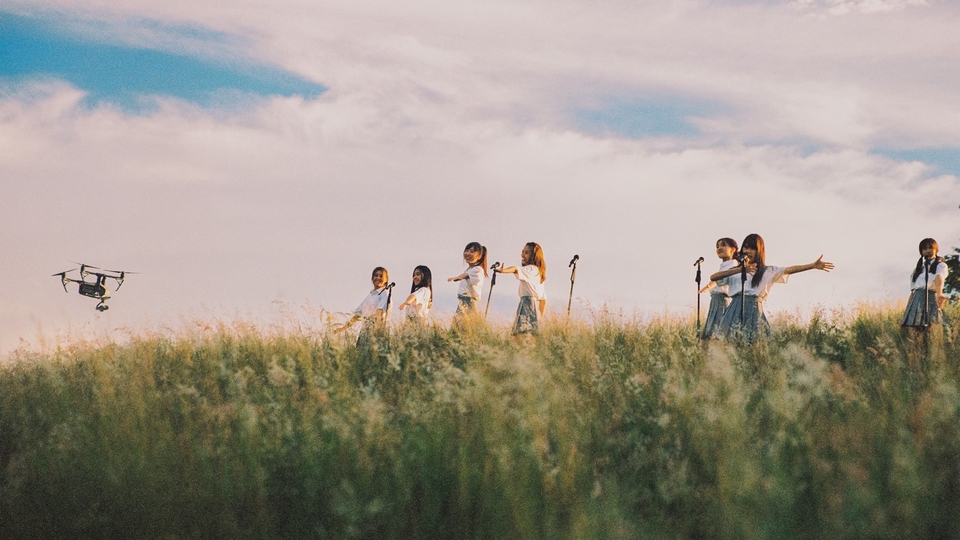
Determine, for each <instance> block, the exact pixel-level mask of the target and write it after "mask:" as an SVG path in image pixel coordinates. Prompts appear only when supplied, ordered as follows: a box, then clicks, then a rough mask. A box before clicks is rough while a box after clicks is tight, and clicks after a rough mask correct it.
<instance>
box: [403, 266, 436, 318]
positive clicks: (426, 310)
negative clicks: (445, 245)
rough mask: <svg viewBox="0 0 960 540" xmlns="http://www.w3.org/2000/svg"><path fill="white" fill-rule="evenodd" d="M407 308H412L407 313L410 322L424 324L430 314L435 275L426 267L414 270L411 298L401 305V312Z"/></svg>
mask: <svg viewBox="0 0 960 540" xmlns="http://www.w3.org/2000/svg"><path fill="white" fill-rule="evenodd" d="M407 306H410V311H408V312H407V320H408V321H418V322H422V321H424V320H426V318H427V315H429V314H430V308H431V307H432V306H433V274H432V273H431V272H430V269H429V268H427V267H426V266H423V265H421V266H418V267H416V268H414V269H413V285H411V286H410V296H408V297H407V299H406V300H404V302H403V303H402V304H400V306H399V308H400V311H403V308H405V307H407Z"/></svg>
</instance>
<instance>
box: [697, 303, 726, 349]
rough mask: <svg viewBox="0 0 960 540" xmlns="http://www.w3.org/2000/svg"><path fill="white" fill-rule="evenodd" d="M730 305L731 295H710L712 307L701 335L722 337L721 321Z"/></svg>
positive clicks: (704, 336) (703, 336)
mask: <svg viewBox="0 0 960 540" xmlns="http://www.w3.org/2000/svg"><path fill="white" fill-rule="evenodd" d="M729 305H730V297H729V296H727V295H725V294H711V295H710V309H709V310H708V311H707V320H706V321H704V323H703V330H702V331H701V333H700V337H702V338H703V339H710V338H715V337H721V335H720V322H721V321H722V320H723V314H724V313H725V312H726V311H727V306H729Z"/></svg>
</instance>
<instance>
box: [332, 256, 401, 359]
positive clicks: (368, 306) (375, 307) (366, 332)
mask: <svg viewBox="0 0 960 540" xmlns="http://www.w3.org/2000/svg"><path fill="white" fill-rule="evenodd" d="M370 281H371V282H372V283H373V290H372V291H370V292H369V293H367V296H366V298H364V299H363V302H360V305H359V306H357V309H355V310H354V311H353V317H352V318H351V319H350V320H349V321H347V322H346V323H344V325H343V326H341V327H340V328H339V329H337V332H343V331H345V330H346V329H347V328H350V326H352V325H353V324H354V323H355V322H357V321H359V320H363V326H362V327H361V328H360V335H359V336H357V346H358V347H366V346H368V345H369V344H370V341H371V338H372V336H373V334H374V333H375V332H376V331H377V330H378V329H380V328H382V327H383V324H384V322H385V321H386V313H387V311H388V310H389V309H390V305H389V302H388V300H389V298H390V291H388V290H387V283H389V282H390V275H389V273H387V269H386V268H384V267H382V266H378V267H376V268H374V269H373V273H372V274H371V275H370Z"/></svg>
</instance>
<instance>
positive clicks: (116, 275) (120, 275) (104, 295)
mask: <svg viewBox="0 0 960 540" xmlns="http://www.w3.org/2000/svg"><path fill="white" fill-rule="evenodd" d="M77 264H80V263H77ZM74 270H76V268H71V269H70V270H64V271H63V272H59V273H56V274H53V276H54V277H56V276H60V283H61V284H62V285H63V292H69V291H67V283H77V284H79V285H80V288H79V290H78V292H79V293H80V294H81V295H83V296H88V297H90V298H95V299H97V300H99V301H100V302H99V303H98V304H97V311H101V312H103V311H106V310H108V309H110V306H108V305H107V300H109V299H110V290H109V289H107V278H110V279H113V280H115V281H116V282H117V288H116V289H114V290H115V291H119V290H120V286H121V285H123V280H124V279H126V277H127V274H136V272H125V271H123V270H106V269H103V268H97V267H96V266H90V265H89V264H80V279H73V278H69V277H67V274H68V273H70V272H73V271H74ZM96 270H99V272H97V271H96ZM87 276H94V279H93V280H91V281H87Z"/></svg>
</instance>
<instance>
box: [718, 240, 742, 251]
mask: <svg viewBox="0 0 960 540" xmlns="http://www.w3.org/2000/svg"><path fill="white" fill-rule="evenodd" d="M720 244H723V245H725V246H728V247H732V248H733V250H734V251H737V250H738V249H740V246H738V245H737V241H736V240H734V239H733V238H727V237H726V236H724V237H723V238H721V239H719V240H717V247H720Z"/></svg>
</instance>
